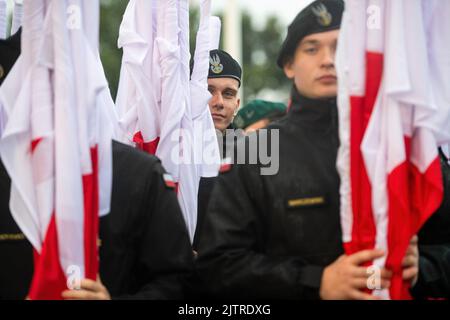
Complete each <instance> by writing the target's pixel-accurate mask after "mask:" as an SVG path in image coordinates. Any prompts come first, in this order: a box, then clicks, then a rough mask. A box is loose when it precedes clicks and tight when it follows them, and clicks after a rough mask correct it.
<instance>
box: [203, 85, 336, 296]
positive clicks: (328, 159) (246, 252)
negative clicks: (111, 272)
mask: <svg viewBox="0 0 450 320" xmlns="http://www.w3.org/2000/svg"><path fill="white" fill-rule="evenodd" d="M268 129H269V132H272V131H274V130H275V131H278V132H279V139H278V140H279V142H277V141H276V138H273V137H274V136H272V135H269V136H271V137H272V138H271V140H270V139H269V142H268V144H269V145H270V146H271V151H272V155H273V157H275V156H276V154H277V153H278V152H277V150H276V148H274V146H275V145H276V144H277V143H278V145H279V171H278V172H277V173H276V174H275V175H261V168H263V167H264V164H263V163H262V161H258V164H254V165H252V164H248V165H240V164H236V165H233V166H232V167H231V169H230V170H229V171H228V172H223V173H222V174H221V176H220V177H219V178H218V181H217V183H216V186H215V188H214V190H213V194H212V198H211V202H210V204H209V207H208V211H207V215H206V217H205V222H204V224H203V226H202V230H201V234H200V237H199V245H198V253H199V258H198V260H197V267H196V269H197V270H198V273H199V274H200V275H202V277H203V281H204V283H205V284H207V286H208V288H207V290H208V291H209V292H210V293H212V294H213V295H214V296H216V297H230V298H231V297H232V298H275V299H277V298H282V299H298V298H318V293H319V288H320V282H321V278H322V273H323V268H324V267H325V266H327V265H329V264H330V263H332V262H333V261H334V260H335V259H336V258H338V257H339V255H341V254H342V253H343V249H342V243H341V231H340V217H339V176H338V173H337V170H336V155H337V150H338V145H339V142H338V128H337V107H336V102H335V99H332V100H321V101H318V100H310V99H307V98H304V97H301V96H300V95H298V94H297V93H296V92H294V93H293V101H292V106H291V108H290V111H289V113H288V115H287V117H286V118H284V119H283V120H281V121H279V122H277V123H274V124H272V125H270V126H269V128H268ZM263 132H264V131H259V132H258V133H257V137H258V139H262V134H263ZM274 139H275V140H274ZM249 140H251V137H248V138H246V139H245V140H241V141H240V142H239V143H238V146H239V145H240V143H248V141H249ZM246 149H248V148H246Z"/></svg>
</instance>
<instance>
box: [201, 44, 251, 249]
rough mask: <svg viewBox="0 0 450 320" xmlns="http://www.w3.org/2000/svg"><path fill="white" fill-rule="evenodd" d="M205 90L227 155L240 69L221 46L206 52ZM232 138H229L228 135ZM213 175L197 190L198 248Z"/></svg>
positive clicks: (233, 141)
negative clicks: (207, 60)
mask: <svg viewBox="0 0 450 320" xmlns="http://www.w3.org/2000/svg"><path fill="white" fill-rule="evenodd" d="M209 55H210V61H209V73H208V90H209V92H210V93H211V95H212V98H211V99H210V101H209V103H208V104H209V109H210V111H211V115H212V117H213V121H214V127H215V129H216V131H218V132H219V133H220V134H221V135H220V136H219V137H218V143H219V151H220V152H221V157H222V158H226V157H227V154H226V153H227V148H233V144H234V143H235V141H236V140H237V137H234V136H232V137H228V138H229V139H228V140H231V142H230V141H228V140H227V135H226V134H227V132H228V134H231V133H230V131H232V132H234V128H233V119H234V116H235V115H236V114H237V112H238V109H239V106H240V103H241V101H240V99H239V95H238V94H239V88H240V87H241V77H242V69H241V66H240V65H239V63H238V62H237V61H236V60H235V59H234V58H233V57H232V56H231V55H230V54H229V53H227V52H225V51H223V50H212V51H210V53H209ZM230 138H231V139H230ZM215 180H216V178H215V177H212V178H201V179H200V186H199V192H198V210H197V212H198V219H197V230H196V232H195V236H194V242H193V247H194V250H196V249H197V243H198V239H199V236H200V231H199V230H201V226H202V224H203V217H204V216H205V214H206V208H207V206H208V203H209V199H210V197H211V192H212V190H213V187H214V183H215Z"/></svg>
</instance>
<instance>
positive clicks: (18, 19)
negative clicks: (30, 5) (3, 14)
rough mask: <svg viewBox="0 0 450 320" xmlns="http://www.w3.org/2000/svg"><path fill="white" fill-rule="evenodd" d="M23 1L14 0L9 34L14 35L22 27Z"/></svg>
mask: <svg viewBox="0 0 450 320" xmlns="http://www.w3.org/2000/svg"><path fill="white" fill-rule="evenodd" d="M22 16H23V0H14V8H13V18H12V26H11V34H15V33H16V32H17V31H18V30H19V28H20V27H21V26H22Z"/></svg>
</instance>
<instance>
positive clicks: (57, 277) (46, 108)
mask: <svg viewBox="0 0 450 320" xmlns="http://www.w3.org/2000/svg"><path fill="white" fill-rule="evenodd" d="M97 6H99V3H98V1H91V0H90V1H82V0H65V1H60V0H38V1H27V2H25V3H24V24H23V29H24V30H23V35H22V37H23V38H22V43H23V46H22V50H23V51H22V56H21V58H20V59H19V62H20V63H19V62H18V63H19V66H21V68H20V69H17V70H26V77H23V76H22V75H21V74H20V73H19V72H16V73H12V74H10V76H12V77H13V78H14V77H21V79H24V80H23V81H22V86H21V88H20V94H19V96H18V97H19V98H18V99H17V101H16V102H15V103H14V104H13V105H8V103H7V107H6V108H5V109H6V110H8V111H9V113H8V121H7V124H6V128H5V132H4V135H3V137H2V141H1V143H0V152H1V156H2V160H3V162H4V164H5V167H6V169H7V170H8V173H9V175H10V177H11V180H12V190H11V202H10V208H11V212H12V214H13V217H14V219H15V220H16V222H17V224H18V225H19V227H20V228H21V229H22V231H23V232H24V234H25V235H26V237H27V238H28V239H29V240H30V242H31V243H32V245H33V247H34V249H35V272H34V276H33V280H32V284H31V288H30V293H29V297H30V298H31V299H61V292H62V291H63V290H66V289H67V288H68V286H70V285H71V284H73V283H72V281H74V280H75V284H76V282H77V280H80V279H82V278H90V279H93V280H95V279H97V274H98V252H97V239H98V219H99V215H101V214H106V213H107V212H109V204H110V196H111V195H110V194H111V182H112V153H111V151H112V150H111V135H112V128H113V125H112V124H111V123H110V121H109V118H108V117H107V111H106V110H105V108H107V105H105V104H103V103H102V101H103V100H102V99H99V98H98V96H99V94H100V93H101V92H103V93H104V92H105V89H106V88H107V84H106V79H105V78H104V73H103V72H102V71H103V70H102V68H101V65H100V63H99V59H98V52H97V46H95V48H93V47H92V44H93V43H94V42H95V40H94V39H92V38H90V36H91V35H92V36H95V35H96V34H98V32H96V31H95V29H93V30H86V26H87V25H89V26H91V27H92V28H98V17H95V15H89V14H86V12H98V8H96V7H97ZM90 32H92V33H90ZM43 35H44V36H43ZM15 68H16V67H15ZM13 71H14V70H13ZM11 82H13V81H12V80H11ZM9 94H10V93H9V92H6V93H5V92H4V93H3V95H2V97H3V96H8V95H9ZM5 101H10V100H8V99H6V100H5ZM5 101H3V103H4V102H5ZM110 107H111V106H110Z"/></svg>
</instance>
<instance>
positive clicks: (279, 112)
mask: <svg viewBox="0 0 450 320" xmlns="http://www.w3.org/2000/svg"><path fill="white" fill-rule="evenodd" d="M286 109H287V108H286V106H285V105H284V104H283V103H278V102H270V101H265V100H259V99H258V100H253V101H250V102H249V103H247V104H246V105H245V106H244V107H242V108H241V109H240V110H239V112H238V114H237V115H236V117H235V118H234V121H233V125H234V127H235V128H238V129H244V130H245V133H246V134H249V133H251V132H254V131H256V130H258V129H262V128H265V127H267V125H269V124H270V123H271V122H273V121H275V120H278V119H280V118H282V117H284V116H285V115H286Z"/></svg>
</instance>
